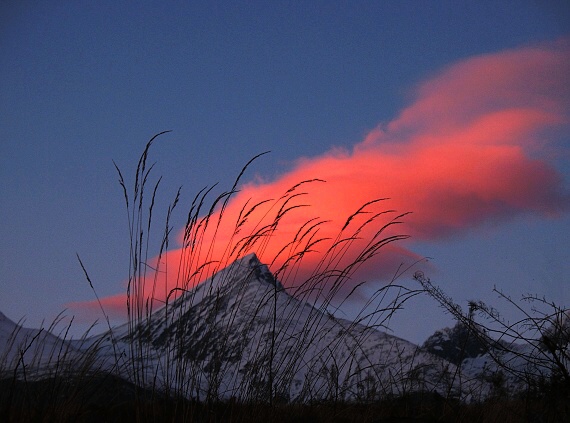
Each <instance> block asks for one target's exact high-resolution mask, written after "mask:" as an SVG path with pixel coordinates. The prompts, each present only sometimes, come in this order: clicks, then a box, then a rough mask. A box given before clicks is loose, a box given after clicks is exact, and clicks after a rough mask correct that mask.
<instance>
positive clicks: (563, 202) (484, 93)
mask: <svg viewBox="0 0 570 423" xmlns="http://www.w3.org/2000/svg"><path fill="white" fill-rule="evenodd" d="M568 75H570V41H569V40H561V41H558V42H554V43H550V44H544V45H540V46H533V47H527V48H520V49H516V50H510V51H506V52H501V53H497V54H489V55H483V56H479V57H475V58H471V59H467V60H464V61H462V62H460V63H458V64H455V65H452V66H450V67H448V68H447V69H445V70H443V71H442V72H441V73H439V74H438V75H436V76H434V77H433V78H431V79H429V80H427V81H425V82H424V83H422V84H420V85H419V86H418V87H417V89H416V90H415V97H414V98H413V101H412V103H411V105H410V106H409V107H407V108H405V109H404V110H403V111H402V112H401V113H400V115H399V116H398V117H397V118H395V119H394V120H393V121H391V122H389V123H387V124H383V125H380V126H379V127H377V128H376V129H374V130H372V131H371V132H370V133H369V134H368V135H367V136H366V137H365V139H364V140H363V141H362V142H360V143H358V144H356V145H355V146H354V147H353V149H352V150H351V151H346V150H342V149H333V150H331V151H329V152H327V153H325V154H323V155H321V156H318V157H313V158H301V159H299V160H297V162H296V163H295V165H294V166H293V168H292V169H291V170H290V171H289V172H288V173H286V174H284V175H282V176H281V177H280V178H278V179H277V180H275V181H272V182H252V183H248V184H246V185H245V186H243V187H241V189H240V192H239V193H237V194H236V195H235V196H234V197H233V198H232V199H231V201H230V202H229V203H228V204H227V207H226V208H225V210H224V211H223V218H222V219H221V220H220V223H219V228H218V230H217V231H216V234H215V236H214V234H213V233H212V231H211V232H210V233H208V234H206V235H204V238H203V239H202V241H201V242H202V245H208V246H211V250H209V252H208V253H207V254H206V252H205V251H206V250H205V249H202V253H201V254H202V256H201V257H198V256H196V257H194V259H193V260H194V261H193V262H189V263H187V266H185V269H186V270H185V272H186V274H191V273H192V272H193V271H194V269H196V266H197V264H198V263H200V262H202V261H204V260H219V261H222V262H223V261H224V260H226V262H227V260H230V259H231V258H232V257H230V256H229V255H228V252H229V250H227V248H228V246H229V245H235V243H236V241H237V240H238V239H239V238H240V237H243V236H247V235H248V234H250V233H253V232H254V231H255V230H257V229H259V228H260V227H263V225H264V224H268V223H269V222H271V221H272V219H273V218H274V216H275V215H276V214H277V213H278V210H279V206H280V205H282V204H288V205H305V204H307V205H309V206H308V207H299V208H295V209H292V210H291V211H290V212H289V213H288V214H286V216H285V217H283V218H282V219H281V221H280V223H279V226H278V229H277V230H275V231H271V230H268V231H267V237H266V238H263V239H261V240H259V241H258V243H257V244H256V245H255V246H254V247H252V248H251V250H252V251H255V252H257V254H258V256H259V257H260V259H261V260H262V261H264V262H266V263H271V267H272V270H277V269H279V268H280V267H281V266H282V265H283V264H284V263H285V258H286V257H288V256H290V255H291V254H293V253H294V252H295V251H298V250H299V249H301V248H302V247H304V245H306V240H305V239H304V240H303V242H301V243H298V244H297V245H291V246H289V248H287V249H285V250H284V251H283V252H282V253H281V254H279V252H280V251H282V248H283V247H284V246H286V245H287V243H288V242H290V241H292V240H294V239H295V235H296V234H297V233H298V231H299V228H301V227H303V224H305V223H306V222H307V220H308V219H310V218H313V217H317V218H318V220H315V221H313V222H315V223H316V222H320V221H323V222H325V221H326V222H327V223H322V224H320V225H318V226H317V227H316V228H315V231H314V232H311V234H312V235H313V236H314V238H312V239H313V240H315V239H324V240H323V241H321V242H319V243H317V244H315V245H314V247H313V248H312V249H314V250H317V252H315V253H312V254H307V255H306V257H304V260H303V262H302V263H301V264H300V265H299V266H298V267H295V268H294V271H295V274H296V275H297V276H298V278H297V279H296V280H297V282H295V279H294V278H293V277H292V272H293V270H291V269H293V268H291V269H290V270H289V271H287V272H283V276H284V277H285V279H287V280H286V282H285V283H286V284H287V283H290V288H291V289H293V285H295V283H298V281H299V280H301V279H303V278H308V277H309V276H310V274H311V272H312V270H313V269H314V268H315V266H318V263H319V260H321V259H322V255H320V254H319V253H318V252H321V253H322V252H324V251H327V249H328V248H330V247H331V245H333V242H334V240H335V239H336V237H337V235H338V233H339V231H340V230H341V228H342V226H343V225H344V223H345V221H346V219H347V217H348V216H350V215H351V214H352V213H354V212H355V211H356V210H358V209H359V207H360V206H362V205H363V204H364V203H366V202H367V201H370V200H372V199H377V198H390V200H385V201H380V202H378V203H374V204H371V205H369V206H368V207H367V208H366V209H365V211H366V212H367V213H366V214H360V215H358V216H357V217H356V218H355V219H354V221H353V222H351V226H350V228H349V229H350V230H355V229H356V228H357V227H358V225H359V224H361V223H362V222H364V221H365V220H366V219H368V218H369V217H370V216H372V215H374V213H377V212H380V211H381V210H386V209H393V210H398V211H399V212H408V211H410V212H413V213H412V214H410V215H407V216H405V217H404V218H403V219H402V220H403V221H404V222H405V225H397V228H395V229H392V228H388V229H387V230H386V232H385V233H384V235H386V236H389V235H393V234H395V233H406V234H409V235H411V236H412V237H413V239H416V240H435V239H445V238H446V237H449V236H454V235H458V234H464V233H467V232H468V231H469V230H472V229H473V228H476V227H478V226H479V225H481V224H484V223H486V222H500V221H505V220H508V219H512V218H513V217H515V216H517V215H522V214H533V215H536V216H538V217H555V216H558V215H560V214H562V213H564V212H566V211H567V210H568V207H569V205H570V194H569V192H568V191H567V189H566V188H565V187H564V180H563V177H562V175H561V174H560V173H559V172H558V171H557V170H556V168H555V167H554V166H553V165H552V164H551V162H550V161H549V158H548V157H543V156H542V155H541V153H542V152H543V151H545V150H546V147H548V148H549V149H550V150H554V151H557V149H559V148H560V146H559V145H557V141H558V139H559V138H560V134H562V133H563V131H565V130H566V131H567V129H568V124H569V111H570V88H569V87H570V84H569V83H568V82H569V78H568ZM313 178H319V179H322V180H325V181H326V183H325V182H319V181H314V182H311V183H306V184H303V185H301V186H300V187H298V188H297V189H296V190H295V191H293V192H290V193H288V194H287V191H288V190H289V188H291V187H292V186H294V185H295V184H297V183H298V182H300V181H304V180H312V179H313ZM305 193H306V195H304V194H305ZM295 194H303V195H299V196H296V197H293V198H291V200H289V202H287V201H286V200H285V199H282V200H279V198H281V196H283V195H286V196H293V195H295ZM265 199H276V203H275V202H268V203H264V204H262V205H260V206H259V207H257V208H256V209H255V210H253V211H252V212H251V214H250V215H249V219H248V221H247V222H246V223H244V224H243V225H242V226H241V227H240V231H239V233H238V236H237V237H233V238H230V234H232V233H234V229H235V225H236V222H237V221H238V216H240V213H241V214H242V215H243V213H244V212H243V208H244V204H249V205H251V204H255V203H256V202H259V201H262V200H265ZM219 213H220V212H219V211H218V212H216V214H215V215H214V217H213V220H215V221H216V224H217V217H219ZM394 216H395V214H389V215H385V216H384V215H383V216H381V217H380V218H379V220H378V222H379V223H381V224H383V223H386V222H388V221H389V219H391V218H393V217H394ZM381 224H380V225H370V226H367V227H365V228H364V229H362V231H361V232H359V234H358V235H359V239H355V240H353V241H352V244H353V245H352V248H353V251H359V250H362V249H365V248H366V242H367V240H370V239H371V238H372V237H373V236H374V234H375V233H376V231H377V230H378V228H379V227H380V226H381ZM269 229H271V228H269ZM350 230H347V231H346V232H345V234H346V235H349V234H351V233H352V232H350ZM179 238H180V239H179V240H180V241H182V235H180V237H179ZM307 239H310V235H307ZM342 245H343V246H344V245H345V244H342ZM338 248H341V247H338ZM187 251H188V250H185V249H183V248H180V249H177V250H173V251H170V252H168V254H167V255H166V256H164V257H162V262H163V263H168V271H166V273H164V274H162V276H160V277H159V278H158V279H157V286H158V287H159V288H158V291H157V292H156V295H157V297H158V298H160V299H164V298H165V296H166V293H167V292H168V291H169V290H170V289H171V288H172V287H173V286H174V285H173V284H174V283H181V278H180V273H179V266H178V263H179V262H180V260H181V259H183V257H184V256H185V254H186V252H187ZM353 258H354V256H351V255H350V254H347V255H345V256H342V257H341V256H338V257H336V261H335V263H334V264H335V265H340V266H341V267H342V266H344V265H346V264H348V263H349V262H350V260H351V259H353ZM418 258H419V257H418V256H417V255H416V254H414V253H413V252H412V251H410V250H408V249H406V248H404V247H403V246H402V245H401V244H389V245H388V246H386V247H383V249H381V250H380V254H378V255H377V256H374V257H372V258H371V259H370V260H369V261H368V262H366V263H365V264H364V265H363V266H361V267H360V268H359V269H358V273H357V276H358V278H359V279H358V281H359V280H361V279H372V280H380V279H386V278H388V279H389V278H390V277H391V276H392V275H393V274H394V272H395V271H396V268H397V267H398V264H399V263H401V262H406V263H413V262H414V261H415V260H417V259H418ZM163 268H164V267H163ZM288 272H289V273H288ZM206 273H207V272H204V274H206ZM166 274H167V276H168V277H166V276H164V275H166ZM287 276H291V277H290V278H287ZM182 279H186V281H187V283H188V286H192V285H193V284H195V283H197V282H199V281H200V278H199V277H195V278H188V277H185V278H182ZM190 279H191V280H190ZM356 279H357V278H355V280H356ZM166 280H168V282H166ZM172 281H178V282H172ZM182 284H184V282H182ZM102 302H103V304H104V305H105V306H106V307H108V308H109V307H111V308H112V307H114V306H115V305H116V302H117V297H113V298H109V299H103V300H102ZM123 303H124V301H123ZM97 307H98V306H97Z"/></svg>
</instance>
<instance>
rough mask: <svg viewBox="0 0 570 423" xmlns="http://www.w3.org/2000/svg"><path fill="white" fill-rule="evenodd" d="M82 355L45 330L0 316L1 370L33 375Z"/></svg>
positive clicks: (0, 314)
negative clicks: (24, 372) (30, 327)
mask: <svg viewBox="0 0 570 423" xmlns="http://www.w3.org/2000/svg"><path fill="white" fill-rule="evenodd" d="M82 355H83V353H82V352H81V351H80V350H79V349H77V348H75V347H73V346H72V345H71V344H70V343H69V342H66V341H64V340H62V339H60V338H59V337H57V336H55V335H53V334H52V333H51V332H50V331H49V330H46V329H29V328H25V327H23V326H21V325H19V324H17V323H15V322H13V321H12V320H10V319H8V318H7V317H6V316H5V315H4V314H2V313H0V370H3V371H10V372H12V371H13V370H14V369H15V368H17V369H18V370H19V371H23V369H24V367H25V368H27V369H28V370H30V371H32V374H33V373H36V374H37V373H38V371H39V370H41V369H46V368H48V367H49V366H50V365H54V364H55V363H57V362H58V361H59V362H60V364H62V363H64V362H69V361H71V360H74V359H78V358H79V357H81V356H82Z"/></svg>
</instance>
